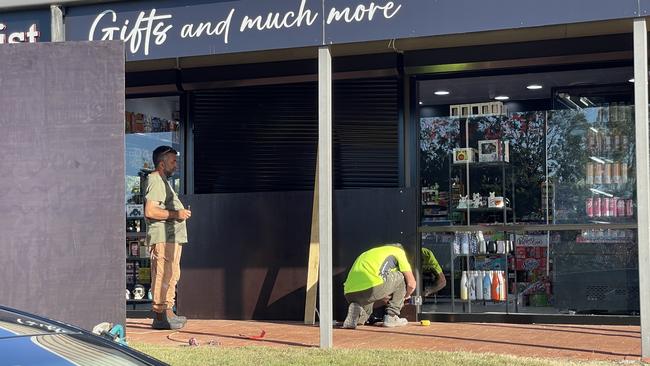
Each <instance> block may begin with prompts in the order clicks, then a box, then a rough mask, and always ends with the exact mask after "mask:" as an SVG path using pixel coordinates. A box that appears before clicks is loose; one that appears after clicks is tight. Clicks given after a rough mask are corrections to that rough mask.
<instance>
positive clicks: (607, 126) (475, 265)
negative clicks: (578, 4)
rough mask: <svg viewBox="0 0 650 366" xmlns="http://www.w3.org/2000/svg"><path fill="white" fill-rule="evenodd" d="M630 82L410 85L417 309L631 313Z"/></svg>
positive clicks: (532, 78)
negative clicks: (431, 260) (426, 253)
mask: <svg viewBox="0 0 650 366" xmlns="http://www.w3.org/2000/svg"><path fill="white" fill-rule="evenodd" d="M631 74H632V69H631V68H611V69H594V70H576V71H562V72H555V73H539V74H522V75H502V76H486V77H475V78H467V79H458V78H457V79H448V80H441V79H434V80H421V81H419V82H418V102H419V103H418V104H419V106H420V107H419V117H420V135H419V137H420V140H419V145H420V184H421V198H422V199H421V210H420V218H421V227H420V231H421V233H422V234H421V239H422V240H421V243H422V247H423V248H426V249H429V250H431V251H432V252H433V253H434V254H435V255H436V257H438V259H439V262H440V265H441V267H442V269H443V272H444V277H445V279H446V280H447V281H446V282H447V286H446V288H443V289H441V290H439V291H438V292H437V293H436V294H435V295H433V296H427V297H425V299H424V306H423V311H424V312H428V311H438V312H448V311H452V312H472V313H476V312H495V311H496V312H527V313H550V314H628V315H630V314H637V313H638V308H639V305H638V291H639V290H638V268H637V267H638V266H637V264H636V263H637V261H638V254H637V253H638V252H637V239H636V230H635V228H636V226H635V225H636V218H635V215H636V212H635V202H636V192H635V173H634V172H635V167H634V165H635V164H634V157H635V155H634V153H635V151H634V139H635V137H634V115H633V106H632V101H633V85H632V84H631V83H629V82H628V80H629V79H630V77H631ZM576 85H579V86H576ZM567 225H571V226H567ZM423 279H424V281H423V284H422V286H423V288H426V287H427V286H431V283H430V282H431V281H435V280H432V278H431V276H429V277H427V275H426V274H423ZM480 279H483V280H484V281H485V282H481V283H479V281H480ZM427 281H428V282H427ZM495 281H496V282H495ZM488 282H489V283H490V286H493V285H494V284H495V283H496V284H497V285H498V286H502V288H503V290H505V292H506V293H505V294H503V296H501V297H497V298H496V299H495V298H494V297H491V298H490V299H489V300H486V298H485V296H480V295H481V294H479V293H478V291H479V290H480V289H481V285H484V284H487V283H488ZM464 286H465V287H464ZM483 290H485V288H484V286H483ZM491 290H492V288H491ZM423 293H426V291H424V292H423ZM483 295H485V294H483ZM490 295H495V294H490Z"/></svg>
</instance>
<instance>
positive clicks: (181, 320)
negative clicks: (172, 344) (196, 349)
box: [165, 309, 187, 325]
mask: <svg viewBox="0 0 650 366" xmlns="http://www.w3.org/2000/svg"><path fill="white" fill-rule="evenodd" d="M165 312H166V313H167V318H168V319H174V321H177V322H179V323H183V325H185V323H187V318H186V317H184V316H180V315H176V313H174V310H172V309H167V310H165Z"/></svg>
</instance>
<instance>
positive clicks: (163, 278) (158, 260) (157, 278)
mask: <svg viewBox="0 0 650 366" xmlns="http://www.w3.org/2000/svg"><path fill="white" fill-rule="evenodd" d="M176 155H177V152H176V150H174V148H172V147H171V146H159V147H157V148H156V149H155V150H154V151H153V164H154V167H155V169H156V170H155V171H154V172H152V173H151V174H149V176H148V177H147V184H146V187H147V188H146V191H145V197H144V199H145V204H144V216H145V218H146V221H147V245H148V246H149V247H150V250H151V292H152V295H153V304H152V308H153V312H154V319H153V323H152V324H151V327H152V328H154V329H180V328H182V327H183V326H184V325H185V322H186V321H187V319H185V317H179V316H177V315H176V314H174V311H173V308H174V301H175V297H176V283H177V282H178V279H179V278H180V275H181V266H180V261H181V252H182V250H183V245H184V244H185V243H187V228H186V226H185V220H187V219H188V218H190V217H191V216H192V212H190V210H186V209H185V207H184V206H183V204H182V203H181V201H180V200H179V199H178V196H177V195H176V192H174V189H173V188H172V186H171V185H170V184H169V182H168V179H169V178H170V177H171V176H172V174H174V172H175V171H176Z"/></svg>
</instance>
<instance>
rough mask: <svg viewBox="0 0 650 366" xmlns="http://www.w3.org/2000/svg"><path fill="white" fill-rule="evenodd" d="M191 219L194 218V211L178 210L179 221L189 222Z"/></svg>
mask: <svg viewBox="0 0 650 366" xmlns="http://www.w3.org/2000/svg"><path fill="white" fill-rule="evenodd" d="M190 217H192V211H190V210H185V209H182V210H178V219H179V220H187V219H189V218H190Z"/></svg>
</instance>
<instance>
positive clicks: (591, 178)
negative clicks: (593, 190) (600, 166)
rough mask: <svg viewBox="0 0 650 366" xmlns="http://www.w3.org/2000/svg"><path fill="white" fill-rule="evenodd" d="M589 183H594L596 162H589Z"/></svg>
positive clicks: (587, 179) (587, 180) (587, 178)
mask: <svg viewBox="0 0 650 366" xmlns="http://www.w3.org/2000/svg"><path fill="white" fill-rule="evenodd" d="M586 182H587V184H594V163H587V177H586Z"/></svg>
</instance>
